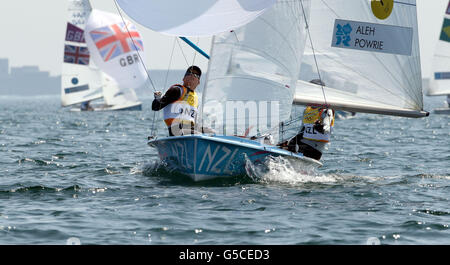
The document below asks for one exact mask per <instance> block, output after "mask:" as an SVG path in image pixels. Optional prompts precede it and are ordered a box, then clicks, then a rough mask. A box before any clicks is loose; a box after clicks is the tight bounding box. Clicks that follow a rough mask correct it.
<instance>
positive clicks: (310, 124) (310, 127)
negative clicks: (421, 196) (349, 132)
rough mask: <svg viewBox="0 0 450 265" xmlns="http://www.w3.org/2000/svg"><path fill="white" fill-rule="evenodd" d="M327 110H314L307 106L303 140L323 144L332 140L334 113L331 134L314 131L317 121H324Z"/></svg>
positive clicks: (304, 117)
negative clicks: (323, 115)
mask: <svg viewBox="0 0 450 265" xmlns="http://www.w3.org/2000/svg"><path fill="white" fill-rule="evenodd" d="M326 110H327V109H324V108H320V107H316V108H313V107H311V106H307V107H306V109H305V111H304V112H303V127H304V131H303V138H304V139H307V140H312V141H317V142H323V143H328V142H329V141H330V139H331V131H332V129H333V126H334V111H332V112H333V117H331V124H330V133H325V134H323V133H320V132H318V131H316V130H315V129H314V123H315V122H316V121H317V120H320V121H322V120H323V119H322V114H323V112H324V111H326Z"/></svg>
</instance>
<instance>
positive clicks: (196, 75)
mask: <svg viewBox="0 0 450 265" xmlns="http://www.w3.org/2000/svg"><path fill="white" fill-rule="evenodd" d="M190 75H193V76H195V77H197V78H198V79H200V75H198V74H194V73H187V74H185V75H184V76H190Z"/></svg>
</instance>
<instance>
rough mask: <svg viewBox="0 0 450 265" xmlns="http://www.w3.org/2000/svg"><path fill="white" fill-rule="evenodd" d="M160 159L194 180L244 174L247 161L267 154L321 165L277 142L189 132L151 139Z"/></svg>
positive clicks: (315, 165)
mask: <svg viewBox="0 0 450 265" xmlns="http://www.w3.org/2000/svg"><path fill="white" fill-rule="evenodd" d="M148 144H149V145H150V146H152V147H155V148H156V149H157V150H158V154H159V157H160V159H161V161H163V162H165V163H166V164H167V166H168V167H169V168H172V169H175V170H177V171H178V172H180V173H183V174H185V175H188V176H190V177H191V178H192V179H193V180H194V181H203V180H209V179H214V178H224V177H233V176H239V175H245V174H246V167H245V165H246V161H247V160H250V161H251V162H253V163H255V162H258V161H263V160H264V159H265V158H266V157H268V156H272V157H278V156H283V157H288V158H290V159H295V160H298V161H301V162H304V163H305V164H306V165H308V166H311V165H312V166H314V167H320V166H322V164H321V163H320V162H319V161H317V160H314V159H311V158H308V157H304V156H303V155H302V154H295V153H292V152H290V151H286V150H283V149H280V148H277V147H276V146H272V145H265V144H261V143H259V142H256V141H251V140H248V139H245V138H240V137H234V136H207V135H188V136H174V137H165V138H160V139H156V140H150V141H149V142H148Z"/></svg>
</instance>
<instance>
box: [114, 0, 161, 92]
mask: <svg viewBox="0 0 450 265" xmlns="http://www.w3.org/2000/svg"><path fill="white" fill-rule="evenodd" d="M114 4H115V6H116V9H117V11H118V12H119V15H120V17H121V18H122V22H123V24H124V25H125V28H126V29H127V33H128V36H129V37H130V38H131V40H132V41H131V43H133V47H134V50H135V51H136V53H137V54H138V56H139V60H140V61H141V63H142V66H143V67H144V70H145V73H146V74H147V77H148V80H149V81H150V84H151V85H152V88H153V92H156V88H155V85H154V84H153V80H152V79H151V78H150V74H149V73H148V71H147V67H146V66H145V63H144V60H142V57H141V54H140V53H139V51H138V50H137V47H136V44H135V42H134V39H133V37H132V36H131V34H130V31H129V30H128V26H127V23H125V19H124V18H123V16H122V12H120V9H119V6H118V5H117V1H116V0H114Z"/></svg>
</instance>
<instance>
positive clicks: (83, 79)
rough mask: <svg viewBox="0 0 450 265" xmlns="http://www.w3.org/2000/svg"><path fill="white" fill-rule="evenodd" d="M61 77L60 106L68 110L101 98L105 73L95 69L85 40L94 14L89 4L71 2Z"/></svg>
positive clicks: (81, 0)
mask: <svg viewBox="0 0 450 265" xmlns="http://www.w3.org/2000/svg"><path fill="white" fill-rule="evenodd" d="M68 11H69V16H68V21H67V27H66V36H65V41H64V62H63V66H62V77H61V104H62V106H69V105H73V104H78V103H81V102H83V101H87V100H93V99H97V98H101V97H102V96H103V94H102V73H101V71H99V70H98V69H96V68H95V67H94V66H93V63H92V61H91V60H90V53H89V50H88V48H87V46H86V41H85V38H84V28H85V26H86V21H87V19H88V17H89V14H90V12H91V5H90V4H89V1H88V0H69V6H68Z"/></svg>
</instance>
